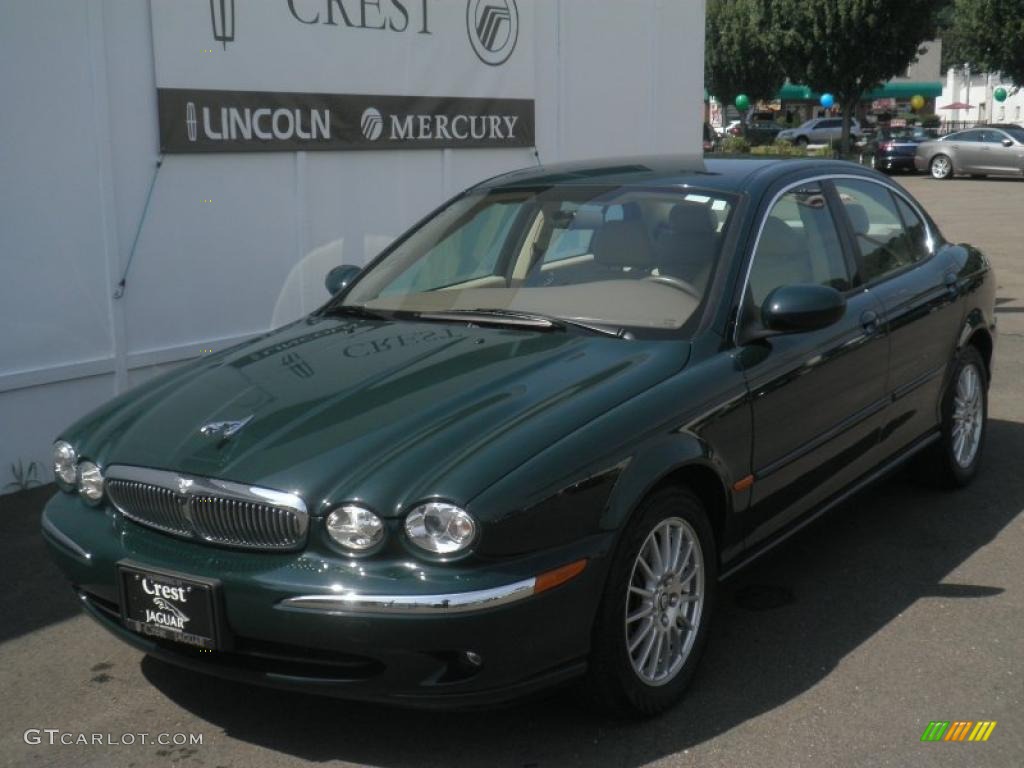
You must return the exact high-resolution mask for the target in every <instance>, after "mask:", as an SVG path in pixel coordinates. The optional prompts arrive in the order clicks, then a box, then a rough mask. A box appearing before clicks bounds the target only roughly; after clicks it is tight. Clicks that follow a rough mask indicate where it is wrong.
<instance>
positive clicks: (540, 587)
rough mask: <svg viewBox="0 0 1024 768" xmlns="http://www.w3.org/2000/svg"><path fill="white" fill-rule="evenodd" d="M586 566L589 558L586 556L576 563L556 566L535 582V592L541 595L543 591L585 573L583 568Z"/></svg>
mask: <svg viewBox="0 0 1024 768" xmlns="http://www.w3.org/2000/svg"><path fill="white" fill-rule="evenodd" d="M586 567H587V560H586V558H584V559H583V560H577V561H576V562H575V563H569V564H568V565H563V566H562V567H561V568H555V570H553V571H547V572H546V573H542V574H541V575H540V576H538V577H537V579H536V581H534V583H533V594H535V595H539V594H540V593H541V592H546V591H547V590H549V589H554V588H555V587H557V586H558V585H559V584H565V582H567V581H569V580H570V579H574V578H576V577H577V576H579V575H580V574H581V573H583V569H584V568H586Z"/></svg>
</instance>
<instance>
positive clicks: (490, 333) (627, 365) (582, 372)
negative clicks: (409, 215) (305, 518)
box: [62, 317, 689, 515]
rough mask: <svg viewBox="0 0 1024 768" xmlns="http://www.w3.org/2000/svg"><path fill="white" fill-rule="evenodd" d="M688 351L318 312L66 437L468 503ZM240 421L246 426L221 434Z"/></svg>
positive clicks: (372, 496) (312, 503)
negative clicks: (209, 430)
mask: <svg viewBox="0 0 1024 768" xmlns="http://www.w3.org/2000/svg"><path fill="white" fill-rule="evenodd" d="M688 355H689V345H688V344H687V343H685V342H683V341H664V340H661V341H639V340H624V339H616V338H610V337H604V336H596V335H591V334H587V333H582V332H577V331H575V330H568V331H561V330H559V331H547V332H537V331H523V330H513V329H503V328H494V327H484V328H481V327H471V326H468V325H462V324H446V323H427V322H408V321H377V320H363V319H358V320H353V319H351V318H341V317H310V318H307V319H304V320H301V321H299V322H297V323H293V324H292V325H289V326H286V327H284V328H282V329H280V330H278V331H275V332H272V333H269V334H266V335H264V336H261V337H259V338H257V339H254V340H252V341H249V342H247V343H244V344H242V345H239V346H237V347H234V348H232V349H230V350H227V351H224V352H222V353H219V354H217V355H211V356H209V357H206V358H201V359H200V360H198V361H195V362H194V363H192V364H190V365H188V366H185V367H184V368H182V369H179V370H177V371H174V372H172V373H171V374H168V375H165V376H163V377H161V378H159V379H156V380H154V381H152V382H150V383H148V384H145V385H143V386H142V387H140V388H137V389H135V390H133V391H131V392H128V393H125V394H124V395H121V396H120V397H118V398H115V399H114V400H113V401H111V402H110V403H108V404H107V405H106V406H104V407H102V408H100V409H99V410H98V411H96V412H94V413H93V414H90V415H89V416H87V417H85V418H84V419H82V420H81V421H80V422H78V423H77V424H76V425H75V426H74V427H72V428H71V429H69V430H67V431H66V432H65V434H64V435H63V436H62V437H63V438H64V439H68V440H69V441H71V442H72V443H73V444H74V445H75V446H76V447H77V448H78V451H79V454H80V455H82V456H84V457H88V458H92V459H93V460H96V461H98V462H99V463H100V464H101V465H102V466H110V465H114V464H129V465H136V466H145V467H154V468H161V469H170V470H175V471H179V472H186V473H190V474H195V475H201V476H206V477H217V478H221V479H226V480H233V481H236V482H242V483H249V484H253V485H260V486H263V487H267V488H274V489H278V490H285V491H292V492H296V493H299V494H300V495H302V496H303V497H304V498H305V499H306V501H307V504H308V506H309V507H310V510H311V512H314V513H315V512H317V511H323V509H324V507H325V506H326V505H327V504H328V503H334V502H337V501H340V500H360V501H363V502H365V503H367V504H369V505H371V506H372V507H373V508H374V509H376V510H378V511H379V512H380V513H381V514H383V515H397V514H399V513H400V512H401V510H402V509H403V508H405V507H406V505H407V504H409V503H411V502H413V501H416V500H419V499H422V498H426V497H435V496H436V497H445V498H449V499H451V500H453V501H456V502H459V503H465V502H468V501H469V500H470V499H471V498H472V497H473V496H475V495H476V494H477V493H479V492H480V491H481V490H483V489H484V488H486V487H487V485H488V484H490V483H493V482H494V481H496V480H497V479H499V478H500V477H502V476H503V475H505V474H506V473H508V472H510V471H511V470H513V469H514V468H515V467H517V466H518V465H519V464H521V463H523V462H524V461H526V460H527V459H529V458H530V457H532V456H534V455H536V454H537V453H538V452H540V451H541V450H543V449H544V448H545V447H547V446H549V445H551V444H552V443H553V442H555V441H557V440H559V439H560V438H562V437H564V436H565V435H567V434H569V433H571V432H572V431H574V430H576V429H578V428H579V427H581V426H583V425H584V424H586V423H587V422H588V421H589V420H591V419H593V418H595V417H596V416H598V415H599V414H601V413H604V412H606V411H607V410H609V409H610V408H612V407H614V406H616V405H617V404H619V403H621V402H623V401H625V400H627V399H629V398H631V397H633V396H635V395H637V394H638V393H640V392H642V391H643V390H645V389H647V388H649V387H651V386H653V385H654V384H656V383H658V382H659V381H662V380H664V379H665V378H666V377H668V376H670V375H672V374H673V373H675V372H677V371H678V370H680V369H681V368H682V367H683V365H685V363H686V359H687V357H688ZM218 422H228V424H226V425H222V429H221V432H220V433H219V434H212V435H206V434H203V433H202V432H201V431H200V430H201V428H202V427H203V426H204V425H209V424H215V423H218ZM231 422H244V424H243V425H242V426H241V427H240V428H239V429H238V430H237V432H236V433H235V434H233V435H231V436H230V437H224V436H223V430H224V429H226V428H229V427H230V426H231V424H230V423H231Z"/></svg>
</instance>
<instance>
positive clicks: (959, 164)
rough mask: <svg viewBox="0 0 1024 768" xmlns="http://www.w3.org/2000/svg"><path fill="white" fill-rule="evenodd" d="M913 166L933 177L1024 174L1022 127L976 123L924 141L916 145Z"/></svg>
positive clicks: (1023, 134)
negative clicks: (965, 128)
mask: <svg viewBox="0 0 1024 768" xmlns="http://www.w3.org/2000/svg"><path fill="white" fill-rule="evenodd" d="M914 167H915V168H917V170H919V171H928V172H929V173H931V175H932V178H935V179H951V178H953V176H954V175H955V174H957V173H969V174H970V175H972V176H988V175H989V174H992V175H1000V176H1006V175H1009V176H1024V128H1021V127H1020V126H1019V125H980V126H978V127H977V128H970V129H968V130H966V131H958V132H957V133H951V134H949V135H948V136H943V137H942V138H941V139H936V140H934V141H926V142H924V143H923V144H921V145H920V146H918V148H917V153H916V154H915V155H914Z"/></svg>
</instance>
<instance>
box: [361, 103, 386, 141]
mask: <svg viewBox="0 0 1024 768" xmlns="http://www.w3.org/2000/svg"><path fill="white" fill-rule="evenodd" d="M359 124H360V126H361V127H362V129H363V136H365V137H366V138H367V139H369V140H370V141H376V140H377V139H379V138H380V135H381V134H382V133H384V118H383V117H381V114H380V112H378V111H377V110H376V109H374V108H373V107H370V108H369V109H367V110H366V111H365V112H363V116H362V118H360V120H359Z"/></svg>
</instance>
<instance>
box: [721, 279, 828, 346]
mask: <svg viewBox="0 0 1024 768" xmlns="http://www.w3.org/2000/svg"><path fill="white" fill-rule="evenodd" d="M845 312H846V299H844V298H843V294H841V293H840V292H839V291H837V290H836V289H835V288H829V287H828V286H825V285H809V284H808V285H784V286H781V287H779V288H776V289H775V290H774V291H772V292H771V293H769V294H768V297H767V298H766V299H765V300H764V304H762V305H761V323H760V325H754V327H751V328H748V329H746V330H745V331H744V332H743V333H742V335H741V338H740V343H741V344H749V343H751V342H754V341H758V340H760V339H767V338H771V337H772V336H780V335H782V334H786V333H804V332H807V331H817V330H820V329H821V328H827V327H828V326H830V325H832V324H833V323H836V322H838V321H839V319H840V318H841V317H842V316H843V314H844V313H845Z"/></svg>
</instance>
